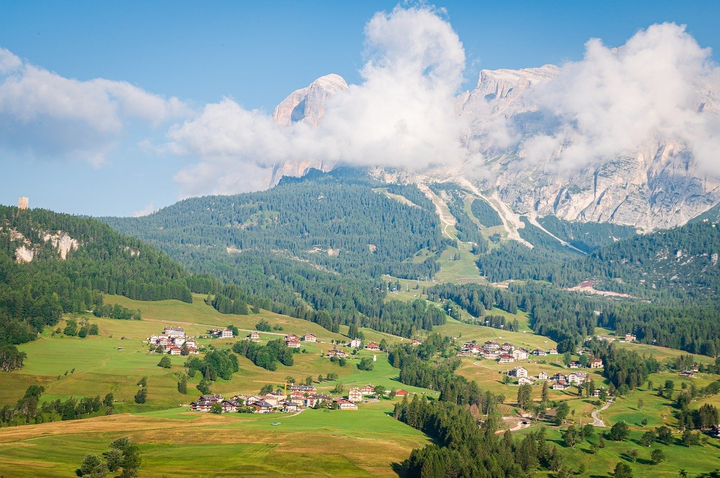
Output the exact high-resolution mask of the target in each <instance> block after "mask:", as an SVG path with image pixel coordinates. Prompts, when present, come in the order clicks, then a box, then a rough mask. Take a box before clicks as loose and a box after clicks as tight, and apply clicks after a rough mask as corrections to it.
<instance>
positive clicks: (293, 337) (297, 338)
mask: <svg viewBox="0 0 720 478" xmlns="http://www.w3.org/2000/svg"><path fill="white" fill-rule="evenodd" d="M290 340H295V341H296V342H299V341H300V337H298V336H297V335H295V334H288V335H286V336H285V342H288V341H290Z"/></svg>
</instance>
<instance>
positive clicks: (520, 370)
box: [508, 367, 528, 378]
mask: <svg viewBox="0 0 720 478" xmlns="http://www.w3.org/2000/svg"><path fill="white" fill-rule="evenodd" d="M508 375H510V376H511V377H517V378H520V377H525V378H527V376H528V371H527V369H526V368H525V367H515V368H513V369H512V370H510V373H509V374H508Z"/></svg>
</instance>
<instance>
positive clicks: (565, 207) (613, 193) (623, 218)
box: [269, 65, 720, 231]
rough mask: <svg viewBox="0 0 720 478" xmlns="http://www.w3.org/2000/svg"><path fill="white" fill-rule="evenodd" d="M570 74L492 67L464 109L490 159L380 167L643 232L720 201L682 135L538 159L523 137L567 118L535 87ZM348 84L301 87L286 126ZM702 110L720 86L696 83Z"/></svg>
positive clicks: (282, 109) (397, 176)
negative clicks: (590, 155) (573, 162)
mask: <svg viewBox="0 0 720 478" xmlns="http://www.w3.org/2000/svg"><path fill="white" fill-rule="evenodd" d="M559 73H560V69H559V68H558V67H557V66H554V65H545V66H542V67H539V68H526V69H521V70H483V71H481V72H480V76H479V79H478V83H477V85H476V87H475V88H474V89H473V90H472V91H469V92H466V93H463V94H462V95H459V96H458V97H457V103H456V110H457V112H458V114H459V115H465V116H467V117H468V119H469V120H470V121H468V124H470V125H471V126H470V127H469V129H468V130H467V132H466V133H465V135H464V138H463V139H464V140H465V141H466V142H467V143H468V144H473V145H474V147H475V148H477V149H479V151H480V152H481V153H482V155H483V156H484V157H485V162H484V163H483V164H481V165H478V164H472V165H465V166H464V167H457V166H453V168H436V169H434V170H432V171H423V172H422V174H415V173H409V172H397V171H393V172H380V171H382V168H375V169H374V171H373V173H374V174H375V175H376V176H383V177H385V178H386V179H389V180H391V181H393V180H396V181H398V182H406V183H407V182H419V183H420V182H422V183H427V182H432V181H433V180H437V181H442V182H447V181H453V180H454V181H455V182H462V181H469V182H470V183H471V184H472V185H473V186H474V187H477V188H478V189H479V190H481V191H483V193H484V194H486V195H487V196H494V197H496V199H497V200H498V201H501V202H502V203H503V206H508V207H509V208H510V209H511V210H512V211H514V212H515V213H517V214H523V215H529V216H547V215H555V216H558V217H560V218H563V219H567V220H579V221H588V222H611V223H615V224H622V225H630V226H634V227H636V228H638V229H640V230H645V231H649V230H653V229H658V228H668V227H674V226H678V225H682V224H685V223H686V222H687V221H689V220H690V219H692V218H694V217H696V216H698V215H700V214H702V213H703V212H705V211H707V210H708V209H710V208H712V207H713V206H714V205H716V204H718V203H719V202H720V178H717V177H711V176H708V175H707V174H706V173H703V172H702V171H701V170H700V168H699V167H698V165H697V164H696V162H695V160H694V158H693V155H692V153H691V152H690V150H689V147H688V146H687V145H686V144H684V143H683V142H682V141H681V140H678V139H676V138H670V137H663V136H661V135H657V134H656V135H655V136H652V137H648V138H647V139H646V140H645V141H644V142H642V144H637V145H636V146H635V147H633V148H631V149H628V150H626V151H624V152H622V153H621V154H617V155H616V157H613V158H611V159H609V160H608V159H605V160H603V161H597V162H592V161H588V164H586V165H584V166H582V167H573V168H566V169H562V168H561V167H559V166H558V164H559V161H558V159H559V158H560V156H561V155H562V153H563V151H564V149H565V148H568V147H570V146H572V144H567V143H565V144H561V145H560V146H559V147H558V148H556V150H555V151H554V152H550V153H549V154H550V157H547V158H546V159H545V160H543V161H530V160H528V157H529V153H528V150H527V149H526V146H525V144H526V143H525V142H524V141H523V138H527V137H530V136H533V135H537V134H541V133H548V134H550V133H551V132H552V129H553V128H554V127H557V124H554V123H553V121H554V118H553V117H552V114H551V113H548V112H547V111H546V110H543V109H542V108H541V107H540V106H539V105H538V102H537V98H536V95H535V94H534V92H535V91H536V89H537V88H538V87H541V85H543V84H545V83H546V82H548V81H550V80H552V79H553V78H555V77H556V76H558V74H559ZM345 89H347V83H346V82H345V80H343V79H342V78H341V77H339V76H337V75H328V76H324V77H322V78H319V79H318V80H316V81H315V82H313V83H312V84H311V85H309V86H308V87H307V88H302V89H300V90H297V91H295V92H293V93H292V94H291V95H290V96H288V97H287V98H286V99H285V100H283V102H282V103H280V105H278V107H277V108H276V109H275V114H274V117H275V121H276V122H277V123H278V124H279V125H280V126H288V125H291V124H292V123H295V122H303V123H306V124H308V125H312V126H317V125H318V124H319V123H320V121H322V117H323V114H324V113H325V107H326V106H325V105H326V104H327V101H328V99H329V98H330V97H331V96H332V95H333V94H336V93H337V92H339V91H343V90H345ZM696 89H697V92H696V93H697V97H698V98H699V101H698V104H697V108H698V111H702V112H703V114H712V115H718V114H720V108H719V107H718V105H720V102H719V101H718V98H717V96H718V94H717V93H716V92H715V91H714V90H713V88H712V86H711V85H696ZM334 166H335V164H334V163H333V164H324V163H321V162H318V161H313V160H312V158H298V159H297V160H295V161H291V162H287V163H285V164H282V165H278V166H276V167H275V168H274V169H273V172H272V177H271V178H269V185H270V186H272V185H275V184H277V182H278V181H279V180H280V178H281V177H282V176H302V175H303V174H305V173H306V172H307V171H308V170H309V169H310V168H315V169H320V170H323V171H328V170H331V169H332V168H333V167H334Z"/></svg>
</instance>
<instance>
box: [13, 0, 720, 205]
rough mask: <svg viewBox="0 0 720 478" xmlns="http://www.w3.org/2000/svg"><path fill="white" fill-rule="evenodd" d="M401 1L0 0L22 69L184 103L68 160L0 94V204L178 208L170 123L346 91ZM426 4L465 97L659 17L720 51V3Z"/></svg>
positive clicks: (616, 39)
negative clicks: (324, 85)
mask: <svg viewBox="0 0 720 478" xmlns="http://www.w3.org/2000/svg"><path fill="white" fill-rule="evenodd" d="M396 5H397V2H386V1H363V2H339V1H338V2H329V1H305V2H284V1H268V2H81V1H77V2H41V1H37V2H24V1H0V48H3V49H5V50H7V51H9V52H10V53H12V54H13V55H14V56H16V57H17V58H19V59H20V60H21V61H22V62H24V64H25V65H26V67H27V65H30V66H33V67H37V68H39V69H42V70H47V71H48V72H53V73H55V74H56V75H57V76H59V77H62V78H65V79H76V80H79V81H81V82H85V81H89V80H93V79H97V78H102V79H107V80H111V81H114V82H127V83H129V84H130V85H133V86H135V87H137V88H138V89H139V90H142V91H143V92H146V93H147V94H150V95H154V96H159V97H162V98H164V99H169V98H172V97H175V98H177V99H178V100H179V101H180V102H181V103H182V104H183V107H182V108H180V107H178V108H175V107H174V106H167V105H166V106H163V107H162V109H163V113H161V114H160V113H157V111H156V110H154V112H153V113H152V114H150V113H146V112H137V111H135V112H134V113H132V114H130V116H127V117H126V116H123V115H124V113H122V114H119V115H118V120H119V121H120V122H121V123H122V125H117V124H115V125H108V126H107V127H106V128H101V131H99V132H98V131H96V130H91V133H92V134H89V135H88V138H87V144H86V142H85V141H83V142H82V147H83V148H84V149H83V153H82V154H78V156H77V157H75V156H74V153H73V148H75V147H77V144H75V143H72V144H73V145H72V146H67V145H66V144H65V143H66V141H65V140H67V142H72V141H71V140H70V139H68V137H69V136H70V135H77V134H80V135H82V134H85V133H84V131H85V130H84V129H82V128H73V127H72V125H70V126H67V124H66V122H57V123H55V122H52V121H45V122H43V117H42V115H39V116H33V118H34V119H33V121H35V122H34V123H33V122H31V123H28V124H24V125H22V127H20V126H18V125H17V124H14V123H13V121H14V120H13V116H12V115H8V114H6V115H5V116H3V115H2V110H3V107H4V108H6V111H7V109H8V108H9V107H8V106H7V105H5V106H3V103H2V99H1V97H0V165H2V171H3V173H2V175H0V203H2V204H15V203H16V201H17V196H20V195H28V196H30V199H31V207H45V208H49V209H54V210H57V211H63V212H70V213H74V214H90V215H132V214H133V213H135V212H137V211H140V210H143V209H146V208H148V207H149V206H150V205H152V207H153V208H158V207H163V206H167V205H169V204H171V203H173V202H175V201H176V200H177V199H178V198H179V197H180V196H181V194H182V193H181V188H180V186H179V185H178V181H177V179H176V174H177V173H178V172H179V171H181V170H183V168H187V167H190V166H192V165H193V164H195V163H197V158H196V157H193V156H192V155H176V154H169V153H168V152H167V151H166V150H163V148H162V144H163V142H164V141H165V138H166V134H167V132H168V129H169V128H171V127H172V125H173V124H175V125H179V124H182V122H183V121H187V120H188V118H189V117H191V116H192V114H193V113H188V111H190V110H192V111H195V112H197V111H200V110H202V109H203V108H204V107H205V105H207V104H212V103H217V102H220V101H221V100H222V99H223V97H230V98H232V99H233V100H234V101H235V102H237V103H238V104H239V105H241V106H242V107H244V108H245V109H260V110H263V111H265V112H272V109H273V108H274V107H275V105H276V104H277V103H278V102H280V101H281V100H282V99H283V98H284V97H285V96H286V95H287V94H289V93H290V92H291V91H293V90H294V89H297V88H300V87H304V86H306V85H307V84H309V83H310V82H312V81H313V80H314V79H315V78H317V77H319V76H322V75H325V74H328V73H337V74H339V75H341V76H343V77H344V78H345V79H346V80H347V81H348V83H355V84H357V83H360V82H362V78H361V75H360V74H359V71H360V70H361V69H362V68H363V65H364V64H365V60H366V58H365V57H364V55H363V51H364V42H365V41H366V36H365V34H364V27H365V25H366V24H367V22H368V21H369V20H370V19H371V18H372V17H373V15H374V14H375V13H376V12H378V11H391V10H392V9H393V8H394V7H395V6H396ZM413 5H414V4H413ZM435 5H436V6H437V7H440V8H444V9H445V10H446V12H447V13H446V14H441V17H442V18H443V19H444V20H445V21H447V22H449V23H450V25H451V26H452V29H453V30H454V31H455V32H456V33H457V36H458V37H459V39H460V41H461V42H462V44H463V47H464V52H465V56H466V62H465V69H464V72H463V78H464V81H463V82H462V85H461V89H471V88H472V87H473V86H474V84H475V83H476V81H477V74H478V71H479V70H480V69H481V68H487V69H497V68H523V67H533V66H541V65H543V64H546V63H555V64H562V63H564V62H566V61H577V60H580V59H582V57H583V52H584V49H585V47H584V44H585V42H587V41H588V39H590V38H592V37H598V38H601V39H602V40H603V42H604V43H605V44H606V45H609V46H620V45H622V44H624V43H625V42H626V41H627V40H628V39H629V38H631V37H632V36H633V35H634V34H635V33H636V32H637V31H638V29H643V28H647V27H648V26H650V25H652V24H654V23H661V22H666V21H670V22H675V23H678V24H686V25H687V32H688V33H689V34H690V35H692V37H694V38H695V40H696V41H697V43H698V44H699V45H700V46H702V47H710V48H712V49H713V55H712V59H713V60H715V61H717V53H716V52H717V51H719V49H720V35H718V34H717V25H716V22H717V19H718V18H720V2H715V1H708V2H699V1H698V2H677V1H668V2H662V1H652V2H626V1H625V2H570V1H567V2H537V1H516V2H512V1H510V2H466V1H464V2H460V1H447V2H438V3H436V4H435ZM0 73H2V71H0ZM1 81H2V76H0V82H1ZM113 91H115V90H113ZM113 94H115V93H113ZM135 98H136V100H133V101H138V102H141V103H142V102H143V101H144V99H143V97H141V96H137V95H136V96H135ZM37 101H40V100H37ZM133 105H134V106H132V108H135V110H137V109H138V108H139V106H137V104H135V103H133ZM70 108H74V106H71V107H70ZM127 108H130V107H127ZM181 110H182V111H181ZM43 111H45V110H43ZM156 113H157V114H156ZM158 115H159V116H158ZM71 116H72V115H71ZM88 117H89V118H92V119H91V121H98V117H94V116H87V117H86V116H83V118H84V119H83V121H87V118H88ZM138 118H139V119H138ZM66 126H67V130H65V129H64V128H65V127H66ZM2 129H5V130H6V133H5V134H3V133H2ZM93 134H98V136H101V138H92V137H90V136H92V135H93ZM48 135H50V136H52V135H57V136H60V138H57V137H55V138H50V139H48ZM63 135H67V136H68V137H63ZM89 158H90V159H89ZM94 158H100V159H94Z"/></svg>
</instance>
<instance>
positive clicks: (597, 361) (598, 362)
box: [590, 358, 603, 368]
mask: <svg viewBox="0 0 720 478" xmlns="http://www.w3.org/2000/svg"><path fill="white" fill-rule="evenodd" d="M590 368H603V361H602V359H599V358H596V359H593V361H592V362H590Z"/></svg>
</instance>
